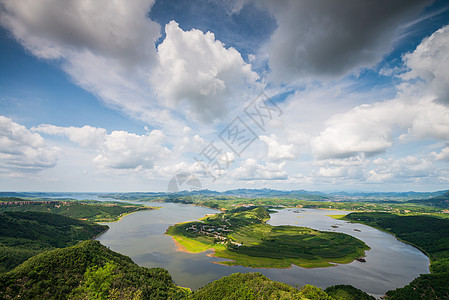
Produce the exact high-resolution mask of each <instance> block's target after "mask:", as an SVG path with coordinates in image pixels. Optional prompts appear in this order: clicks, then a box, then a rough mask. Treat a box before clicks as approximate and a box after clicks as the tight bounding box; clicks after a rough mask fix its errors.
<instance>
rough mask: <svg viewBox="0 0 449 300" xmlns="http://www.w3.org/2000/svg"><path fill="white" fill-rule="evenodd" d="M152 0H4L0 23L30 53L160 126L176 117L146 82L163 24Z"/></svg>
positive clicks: (107, 101) (109, 102) (108, 101)
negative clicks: (154, 13)
mask: <svg viewBox="0 0 449 300" xmlns="http://www.w3.org/2000/svg"><path fill="white" fill-rule="evenodd" d="M153 4H154V0H137V1H131V2H129V1H121V0H115V1H108V0H99V1H59V0H25V1H14V0H4V1H2V5H1V6H0V24H1V25H3V26H4V27H6V28H7V29H8V30H9V31H10V32H11V33H12V35H13V36H14V37H15V38H16V39H17V40H18V41H19V42H20V43H21V44H22V45H23V47H24V48H25V49H27V50H28V51H29V52H30V53H31V54H33V55H35V56H36V57H39V58H43V59H50V60H53V61H56V62H58V63H60V65H61V67H62V68H63V70H64V71H65V72H67V73H68V74H69V75H70V77H71V78H72V79H73V81H74V82H75V83H76V84H77V85H79V86H81V87H82V88H84V89H85V90H87V91H89V92H91V93H93V94H94V95H95V96H97V97H98V98H99V99H100V100H101V101H103V102H104V103H105V104H106V105H108V106H110V107H113V108H116V109H120V110H123V111H125V112H126V113H127V114H129V115H131V116H132V117H136V118H140V119H143V120H145V121H147V122H148V123H152V124H155V125H158V126H163V125H167V124H169V123H173V122H174V117H173V116H171V115H170V114H169V112H168V111H166V110H164V109H162V108H159V107H157V106H155V101H154V100H153V94H152V92H151V90H150V87H149V85H148V76H149V72H150V69H151V68H152V67H153V66H154V64H155V62H156V47H155V44H154V43H155V41H156V40H157V39H158V38H159V36H160V25H159V24H157V23H155V22H153V21H151V20H150V19H149V18H148V17H147V14H148V12H149V10H150V8H151V7H152V5H153Z"/></svg>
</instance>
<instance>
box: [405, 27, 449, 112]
mask: <svg viewBox="0 0 449 300" xmlns="http://www.w3.org/2000/svg"><path fill="white" fill-rule="evenodd" d="M403 59H404V63H405V65H406V66H407V67H408V68H409V71H408V72H406V73H404V74H402V75H401V77H402V78H403V79H405V80H409V79H414V78H421V79H424V80H425V81H426V82H427V88H428V90H429V93H430V94H431V95H434V96H436V98H437V100H438V101H439V102H442V103H445V104H447V105H449V25H448V26H445V27H443V28H441V29H439V30H437V31H436V32H435V33H433V34H432V35H431V36H430V37H428V38H425V39H424V40H423V41H422V42H421V43H420V44H419V46H418V47H417V48H416V50H415V51H413V52H411V53H407V54H406V55H404V57H403Z"/></svg>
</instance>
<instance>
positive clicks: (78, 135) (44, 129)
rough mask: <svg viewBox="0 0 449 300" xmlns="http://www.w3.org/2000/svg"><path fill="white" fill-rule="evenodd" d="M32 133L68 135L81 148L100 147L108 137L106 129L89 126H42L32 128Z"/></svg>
mask: <svg viewBox="0 0 449 300" xmlns="http://www.w3.org/2000/svg"><path fill="white" fill-rule="evenodd" d="M31 131H37V132H41V133H46V134H51V135H66V136H67V137H68V138H69V139H70V140H71V141H73V142H75V143H77V144H79V145H80V146H81V147H99V146H101V145H102V144H104V142H105V139H106V135H107V131H106V129H104V128H97V127H92V126H89V125H85V126H83V127H73V126H70V127H60V126H55V125H50V124H41V125H39V126H37V127H34V128H31Z"/></svg>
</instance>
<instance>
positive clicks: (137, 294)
mask: <svg viewBox="0 0 449 300" xmlns="http://www.w3.org/2000/svg"><path fill="white" fill-rule="evenodd" d="M187 293H189V291H188V290H186V289H184V288H180V287H177V286H176V285H175V284H173V282H172V279H171V276H170V274H169V273H168V272H167V271H166V270H164V269H162V268H152V269H148V268H143V267H139V266H138V265H136V264H135V263H133V262H132V260H131V259H130V258H129V257H127V256H124V255H121V254H118V253H116V252H113V251H111V250H109V249H108V248H106V247H105V246H102V245H101V244H100V243H99V242H97V241H84V242H82V243H79V244H78V245H76V246H72V247H68V248H64V249H55V250H52V251H48V252H44V253H41V254H39V255H37V256H34V257H32V258H30V259H29V260H27V261H26V262H25V263H23V264H22V265H20V266H18V267H17V268H15V269H14V270H12V271H10V272H8V273H4V274H0V298H2V299H5V298H22V299H180V298H182V297H185V295H186V294H187Z"/></svg>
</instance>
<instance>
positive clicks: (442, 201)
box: [409, 191, 449, 208]
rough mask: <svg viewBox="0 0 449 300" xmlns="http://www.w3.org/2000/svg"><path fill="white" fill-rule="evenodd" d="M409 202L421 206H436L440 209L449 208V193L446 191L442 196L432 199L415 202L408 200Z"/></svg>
mask: <svg viewBox="0 0 449 300" xmlns="http://www.w3.org/2000/svg"><path fill="white" fill-rule="evenodd" d="M409 202H412V203H421V204H426V205H431V206H436V207H440V208H449V191H447V192H446V193H444V194H443V195H439V196H436V197H432V198H430V199H416V200H410V201H409Z"/></svg>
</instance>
